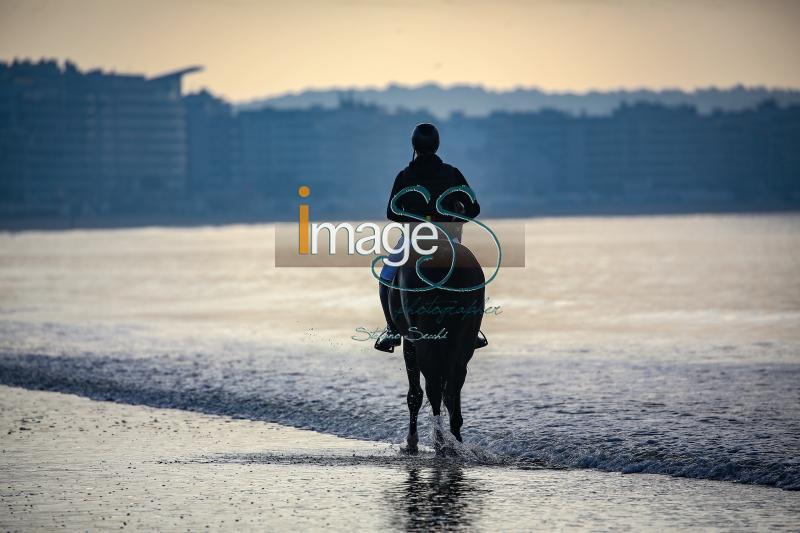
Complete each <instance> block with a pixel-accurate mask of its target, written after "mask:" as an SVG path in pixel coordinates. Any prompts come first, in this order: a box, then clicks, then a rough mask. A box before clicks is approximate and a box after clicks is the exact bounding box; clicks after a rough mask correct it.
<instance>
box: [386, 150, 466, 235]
mask: <svg viewBox="0 0 800 533" xmlns="http://www.w3.org/2000/svg"><path fill="white" fill-rule="evenodd" d="M412 185H422V186H423V187H425V188H426V189H428V191H429V192H430V193H431V201H430V202H429V203H427V204H426V203H425V199H424V198H423V197H422V195H420V194H419V193H417V192H413V191H412V192H407V193H406V194H404V195H403V196H401V197H400V199H399V200H398V201H397V207H399V208H401V209H403V210H404V211H407V212H409V213H413V214H415V215H418V216H422V217H426V216H430V217H431V219H432V220H434V221H443V220H446V219H445V217H443V215H441V214H440V213H438V212H437V211H436V200H437V198H439V196H440V195H441V194H442V193H443V192H444V191H446V190H447V189H449V188H450V187H456V186H458V185H468V184H467V180H466V179H465V178H464V175H463V174H461V171H460V170H458V169H457V168H456V167H454V166H451V165H448V164H447V163H443V162H442V160H441V159H440V158H439V156H437V155H436V154H422V155H418V156H417V157H416V159H414V160H413V161H412V162H411V163H409V165H408V166H407V167H406V168H404V169H403V170H401V171H400V173H399V174H397V177H396V178H395V179H394V186H393V187H392V193H391V194H390V195H389V203H388V204H387V206H386V218H388V219H389V220H392V221H394V222H419V221H417V220H414V219H413V218H409V217H406V216H401V215H398V214H396V213H394V212H393V211H392V198H394V195H395V194H397V193H398V192H400V191H401V190H403V189H404V188H406V187H410V186H412ZM473 192H474V191H473ZM457 201H460V202H461V203H462V204H464V206H465V207H466V212H465V213H464V214H465V216H468V217H470V218H475V217H477V216H478V214H479V213H480V212H481V207H480V205H478V202H477V199H476V201H475V203H472V202H471V201H470V199H469V197H468V196H467V195H466V194H465V193H462V192H456V193H452V194H450V195H448V196H447V198H445V199H444V200H443V201H442V207H444V208H446V209H449V210H451V211H455V209H454V207H455V202H457ZM447 220H449V219H447Z"/></svg>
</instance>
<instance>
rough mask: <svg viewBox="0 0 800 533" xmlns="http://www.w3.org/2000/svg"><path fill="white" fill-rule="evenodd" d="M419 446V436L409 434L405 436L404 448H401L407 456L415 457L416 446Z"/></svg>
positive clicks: (417, 450)
mask: <svg viewBox="0 0 800 533" xmlns="http://www.w3.org/2000/svg"><path fill="white" fill-rule="evenodd" d="M418 444H419V434H417V433H409V434H408V435H407V436H406V446H405V448H402V451H403V452H404V453H407V454H409V455H416V454H417V453H418V452H419V449H418V447H417V445H418Z"/></svg>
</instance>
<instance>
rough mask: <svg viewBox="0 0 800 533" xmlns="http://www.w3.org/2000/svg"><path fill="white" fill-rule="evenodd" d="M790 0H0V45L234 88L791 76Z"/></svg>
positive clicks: (705, 81) (5, 51) (619, 84)
mask: <svg viewBox="0 0 800 533" xmlns="http://www.w3.org/2000/svg"><path fill="white" fill-rule="evenodd" d="M797 22H800V4H799V3H796V2H786V1H781V0H773V1H769V2H760V3H759V2H752V1H744V0H738V1H734V2H715V1H703V2H694V3H682V4H675V3H670V2H660V1H659V2H646V3H645V2H631V1H623V0H619V1H606V2H585V1H581V2H570V3H562V2H553V1H538V2H531V3H522V2H503V3H502V5H501V6H498V5H496V4H492V5H489V4H486V3H481V2H428V3H424V4H423V3H420V2H379V3H364V2H358V1H353V2H322V1H313V2H307V3H304V4H303V5H302V6H300V5H295V6H288V5H284V4H281V3H273V2H250V1H248V0H236V1H230V2H221V3H217V2H199V3H197V2H191V3H190V2H184V1H175V2H169V3H156V2H151V1H150V0H146V1H144V2H135V3H134V2H101V1H97V0H78V1H74V2H69V3H67V2H51V1H47V0H33V1H28V2H19V1H16V0H0V59H2V60H6V61H10V60H13V59H15V58H20V59H23V58H25V59H34V60H37V59H39V58H55V59H57V60H59V61H64V60H67V59H70V60H73V61H75V62H76V63H77V65H78V66H79V67H80V68H81V69H93V68H101V69H103V70H113V71H117V72H140V73H143V74H146V75H150V76H152V75H156V74H159V73H162V72H167V71H170V70H174V69H175V68H177V67H182V66H188V65H195V64H199V65H204V66H205V70H204V71H203V72H200V73H198V74H194V75H192V76H189V77H187V78H186V80H185V87H186V90H187V91H195V90H199V89H202V88H207V89H208V90H210V91H212V92H213V93H215V94H218V95H220V96H223V97H225V98H227V99H230V100H233V101H238V102H243V101H248V100H252V99H257V98H263V97H268V96H276V95H281V94H286V93H292V92H298V91H302V90H305V89H310V88H316V89H325V88H335V87H340V88H350V87H354V88H366V87H376V88H382V87H386V86H387V85H390V84H402V85H419V84H423V83H428V82H434V83H437V84H440V85H443V86H452V85H456V84H474V85H482V86H484V87H487V88H489V89H492V90H508V89H513V88H516V87H538V88H541V89H543V90H546V91H570V92H585V91H590V90H601V91H602V90H614V89H620V88H624V89H637V88H651V89H664V88H677V89H682V90H693V89H697V88H702V87H710V86H716V87H730V86H734V85H738V84H743V85H746V86H767V87H781V88H800V68H798V67H797V66H796V61H795V58H796V56H797V53H798V52H800V34H798V33H797V32H795V31H793V28H795V27H796V26H797Z"/></svg>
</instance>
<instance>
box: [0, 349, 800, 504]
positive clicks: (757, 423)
mask: <svg viewBox="0 0 800 533" xmlns="http://www.w3.org/2000/svg"><path fill="white" fill-rule="evenodd" d="M242 350H243V347H242V346H236V347H235V351H242ZM244 351H247V349H246V348H244ZM0 383H2V384H4V385H10V386H19V387H25V388H30V389H36V390H48V391H58V392H65V393H71V394H78V395H82V396H86V397H89V398H92V399H96V400H105V401H115V402H123V403H130V404H142V405H149V406H154V407H162V408H176V409H184V410H191V411H199V412H204V413H210V414H218V415H227V416H232V417H238V418H247V419H252V420H263V421H269V422H276V423H281V424H284V425H289V426H294V427H299V428H304V429H311V430H315V431H320V432H325V433H331V434H335V435H338V436H343V437H351V438H359V439H368V440H376V441H388V442H395V443H401V442H402V441H403V438H404V436H405V433H406V430H407V426H406V424H407V411H406V406H405V393H406V383H405V372H404V371H403V363H402V358H400V357H395V358H386V357H383V356H364V355H359V354H351V355H343V354H337V356H336V359H334V360H332V359H331V355H330V354H319V353H317V354H315V353H304V354H298V353H291V352H287V351H281V350H277V351H269V350H265V349H264V348H263V347H261V348H259V349H258V350H257V353H254V352H251V353H244V354H241V355H239V356H235V355H233V354H231V353H227V354H225V355H224V356H220V354H218V353H214V354H211V353H195V354H191V355H184V354H175V353H170V354H165V355H158V356H151V357H142V356H141V354H138V355H137V356H136V357H107V356H102V355H98V354H94V353H81V354H69V355H56V354H31V353H21V352H14V351H10V352H6V353H0ZM798 384H800V365H795V364H769V365H756V364H753V363H748V364H736V363H727V364H720V363H714V364H713V365H705V364H701V363H693V364H689V363H666V362H649V363H646V364H644V363H633V362H625V361H609V360H605V359H592V358H588V357H584V358H575V359H571V360H566V359H555V358H547V357H538V358H534V357H529V358H521V357H513V358H512V357H507V358H503V357H486V358H482V357H480V356H476V359H475V360H474V362H473V363H472V364H471V365H470V374H469V376H468V378H467V384H466V386H465V389H464V400H463V403H464V420H465V426H464V437H465V441H466V443H467V445H468V446H469V447H470V448H471V449H473V450H481V453H485V454H487V456H493V457H496V456H500V457H503V458H507V459H509V460H511V461H513V463H514V464H516V465H519V466H525V465H540V466H547V467H555V468H596V469H601V470H607V471H617V472H623V473H654V474H667V475H671V476H680V477H690V478H702V479H712V480H720V481H733V482H742V483H754V484H762V485H771V486H775V487H780V488H782V489H787V490H798V489H800V461H798V459H797V457H798V453H797V452H798V450H800V416H798V413H799V412H800V407H799V406H798V402H797V398H798V397H799V395H798V392H799V391H800V389H799V387H800V385H798ZM423 410H424V411H425V412H428V411H429V410H430V408H429V406H427V404H426V405H425V406H423ZM430 429H431V428H430V422H429V420H428V417H425V416H423V417H421V428H420V435H422V436H425V435H429V434H430Z"/></svg>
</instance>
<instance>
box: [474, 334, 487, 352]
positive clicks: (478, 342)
mask: <svg viewBox="0 0 800 533" xmlns="http://www.w3.org/2000/svg"><path fill="white" fill-rule="evenodd" d="M487 346H489V341H488V340H487V339H486V335H484V334H483V332H482V331H481V330H478V336H477V337H475V349H476V350H479V349H480V348H485V347H487Z"/></svg>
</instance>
